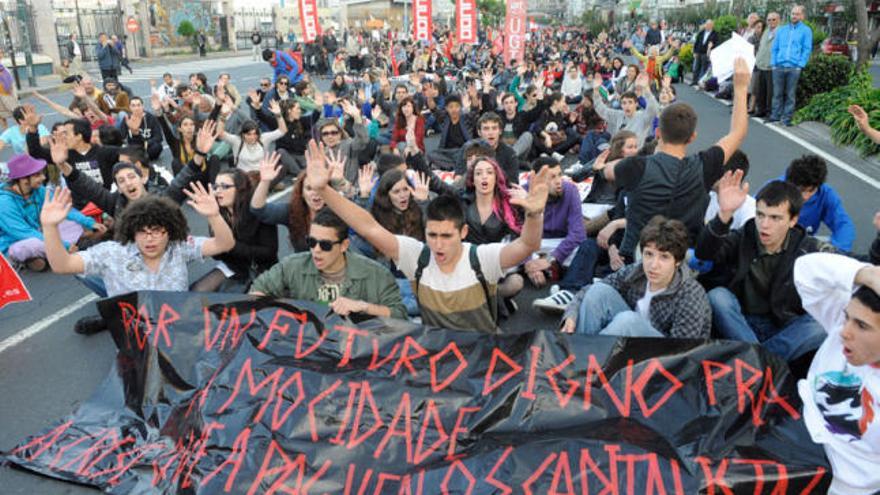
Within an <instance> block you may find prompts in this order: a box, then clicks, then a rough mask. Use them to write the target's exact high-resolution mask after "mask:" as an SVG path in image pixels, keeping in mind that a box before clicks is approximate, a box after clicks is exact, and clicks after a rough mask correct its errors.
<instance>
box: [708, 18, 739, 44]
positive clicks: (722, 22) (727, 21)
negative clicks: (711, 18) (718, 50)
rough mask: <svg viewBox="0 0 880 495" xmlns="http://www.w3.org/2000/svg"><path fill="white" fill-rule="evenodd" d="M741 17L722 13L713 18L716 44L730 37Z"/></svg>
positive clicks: (737, 27) (737, 26)
mask: <svg viewBox="0 0 880 495" xmlns="http://www.w3.org/2000/svg"><path fill="white" fill-rule="evenodd" d="M742 22H743V21H742V19H740V18H739V17H737V16H735V15H722V16H719V17H718V18H716V19H715V32H716V33H718V44H719V45H720V44H721V43H724V42H725V41H727V40H729V39H730V34H731V33H733V32H735V31H736V30H737V29H739V26H740V24H742Z"/></svg>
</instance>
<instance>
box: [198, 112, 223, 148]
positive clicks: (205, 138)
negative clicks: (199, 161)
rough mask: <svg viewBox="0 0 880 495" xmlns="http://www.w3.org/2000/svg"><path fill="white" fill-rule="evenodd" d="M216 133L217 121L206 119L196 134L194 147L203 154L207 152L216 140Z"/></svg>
mask: <svg viewBox="0 0 880 495" xmlns="http://www.w3.org/2000/svg"><path fill="white" fill-rule="evenodd" d="M218 134H219V133H218V131H217V122H215V121H213V120H206V121H205V123H204V124H203V125H202V128H201V129H199V134H198V135H197V136H196V149H197V150H199V151H200V152H202V153H204V154H208V152H209V151H211V147H212V146H214V141H216V140H217V136H218Z"/></svg>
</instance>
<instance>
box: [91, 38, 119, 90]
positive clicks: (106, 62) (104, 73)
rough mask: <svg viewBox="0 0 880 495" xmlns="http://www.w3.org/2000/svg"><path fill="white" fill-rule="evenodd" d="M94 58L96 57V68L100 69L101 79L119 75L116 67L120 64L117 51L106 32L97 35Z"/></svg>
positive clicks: (113, 77)
mask: <svg viewBox="0 0 880 495" xmlns="http://www.w3.org/2000/svg"><path fill="white" fill-rule="evenodd" d="M95 58H97V59H98V68H99V69H101V79H116V78H117V76H118V75H119V74H118V72H117V68H118V67H119V65H120V60H119V52H118V51H116V47H114V46H113V43H111V42H110V38H109V37H108V36H107V33H101V34H99V35H98V46H96V47H95Z"/></svg>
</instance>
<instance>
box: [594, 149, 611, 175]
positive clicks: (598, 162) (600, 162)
mask: <svg viewBox="0 0 880 495" xmlns="http://www.w3.org/2000/svg"><path fill="white" fill-rule="evenodd" d="M609 154H611V150H610V149H607V150H605V151H603V152H601V153H599V156H597V157H596V159H595V160H593V170H595V171H597V172H598V171H599V170H602V169H604V168H605V165H607V163H606V160H608V155H609Z"/></svg>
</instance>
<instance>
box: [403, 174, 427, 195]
mask: <svg viewBox="0 0 880 495" xmlns="http://www.w3.org/2000/svg"><path fill="white" fill-rule="evenodd" d="M412 181H413V186H415V187H412V186H408V187H409V192H410V193H411V194H412V196H413V198H414V199H415V200H416V201H426V200H427V199H428V184H429V182H430V180H429V179H428V176H427V175H425V173H424V172H419V173H417V174H413V178H412Z"/></svg>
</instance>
